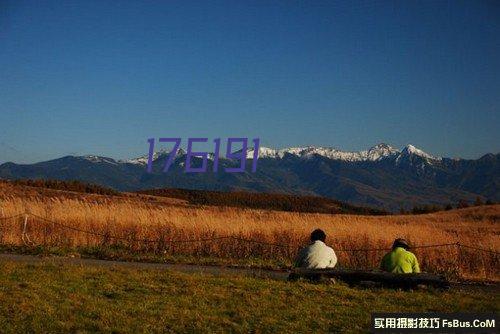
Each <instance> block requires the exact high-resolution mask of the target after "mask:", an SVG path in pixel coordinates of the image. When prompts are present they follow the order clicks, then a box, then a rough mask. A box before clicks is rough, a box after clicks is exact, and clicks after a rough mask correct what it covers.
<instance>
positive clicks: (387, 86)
mask: <svg viewBox="0 0 500 334" xmlns="http://www.w3.org/2000/svg"><path fill="white" fill-rule="evenodd" d="M499 118H500V4H499V2H498V1H465V2H462V1H450V2H446V1H395V2H392V1H361V2H356V1H354V2H351V1H340V2H337V1H327V2H321V1H303V2H297V1H199V2H198V1H193V2H191V1H178V2H177V1H165V2H152V1H118V2H116V1H102V0H101V1H89V0H87V1H53V2H52V1H19V0H16V1H6V0H1V1H0V163H1V162H5V161H16V162H33V161H40V160H46V159H50V158H56V157H60V156H63V155H68V154H73V155H83V154H98V155H104V156H110V157H114V158H127V157H134V156H138V155H144V154H146V153H147V149H148V146H147V142H146V140H147V138H150V137H182V138H183V139H184V141H187V138H188V137H209V138H215V137H221V138H227V137H230V136H233V137H249V138H255V137H260V138H261V142H262V144H263V145H266V146H271V147H288V146H305V145H322V146H333V147H337V148H341V149H345V150H361V149H365V148H368V147H370V146H372V145H374V144H377V143H379V142H387V143H389V144H392V145H394V146H396V147H401V146H403V145H406V144H408V143H412V144H414V145H416V146H418V147H421V148H422V149H424V150H425V151H427V152H429V153H432V154H435V155H442V156H451V157H456V156H461V157H466V158H477V157H479V156H481V155H482V154H484V153H487V152H494V153H497V152H498V151H499V143H500V135H499V133H500V131H499V126H498V124H500V122H499V121H500V119H499Z"/></svg>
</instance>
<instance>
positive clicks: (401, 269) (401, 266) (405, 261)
mask: <svg viewBox="0 0 500 334" xmlns="http://www.w3.org/2000/svg"><path fill="white" fill-rule="evenodd" d="M380 269H382V270H383V271H388V272H391V273H395V274H411V273H419V272H420V267H419V265H418V261H417V257H416V256H415V254H413V253H412V252H408V251H407V250H406V249H404V248H403V247H396V248H395V249H393V250H392V251H391V252H389V253H387V254H385V256H384V257H383V258H382V263H381V264H380Z"/></svg>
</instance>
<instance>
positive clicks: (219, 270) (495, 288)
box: [0, 253, 500, 293]
mask: <svg viewBox="0 0 500 334" xmlns="http://www.w3.org/2000/svg"><path fill="white" fill-rule="evenodd" d="M8 261H13V262H22V263H28V264H35V263H53V264H73V265H81V266H83V265H86V266H87V265H88V266H98V267H107V268H109V267H126V268H136V269H156V270H174V271H180V272H184V273H205V274H211V275H217V276H247V277H256V278H265V279H274V280H281V281H283V280H286V279H287V277H288V274H289V271H286V270H271V269H259V268H235V267H225V266H216V265H213V266H210V265H196V264H170V263H152V262H127V261H111V260H97V259H85V258H72V257H62V256H43V257H41V256H33V255H20V254H10V253H0V262H8ZM451 287H452V288H453V289H458V290H467V291H474V290H476V291H477V290H482V291H487V292H491V293H500V284H498V283H484V282H467V283H452V284H451Z"/></svg>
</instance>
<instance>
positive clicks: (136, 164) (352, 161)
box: [0, 144, 500, 211]
mask: <svg viewBox="0 0 500 334" xmlns="http://www.w3.org/2000/svg"><path fill="white" fill-rule="evenodd" d="M168 154H169V151H165V150H160V151H158V152H155V154H154V157H153V173H147V172H146V165H147V162H148V156H147V155H144V156H142V157H139V158H135V159H130V160H125V161H120V160H115V159H112V158H107V157H102V156H96V155H87V156H78V157H75V156H66V157H62V158H59V159H54V160H50V161H44V162H39V163H35V164H27V165H21V164H15V163H12V162H8V163H4V164H2V165H0V178H5V179H38V178H42V179H58V180H80V181H84V182H89V183H94V184H100V185H103V186H107V187H111V188H114V189H117V190H122V191H123V190H124V191H132V190H140V189H151V188H166V187H170V188H188V189H207V190H247V191H260V192H274V193H276V192H278V193H289V194H307V195H320V196H325V197H330V198H334V199H338V200H341V201H344V202H349V203H352V204H356V205H362V206H373V207H378V208H383V209H386V210H393V211H397V210H399V208H400V207H406V208H409V207H412V206H414V205H422V204H438V205H445V204H448V203H457V202H458V201H459V200H467V201H469V202H472V201H474V200H475V199H476V198H477V197H480V198H481V199H483V200H486V199H490V200H493V201H500V164H499V162H500V154H487V155H485V156H483V157H482V158H480V159H477V160H464V159H448V158H441V157H435V156H433V155H431V154H429V153H426V152H424V151H423V150H421V149H418V148H416V147H415V146H413V145H407V146H405V147H403V148H402V149H401V150H397V149H395V148H393V147H391V146H389V145H387V144H378V145H375V146H373V147H371V148H369V149H367V150H363V151H359V152H346V151H342V150H339V149H335V148H329V147H312V146H308V147H292V148H284V149H272V148H267V147H260V148H259V160H258V164H257V166H258V167H257V172H256V173H251V172H250V171H249V169H250V168H249V165H250V163H247V172H244V173H226V172H224V169H225V168H227V167H235V166H236V165H237V164H239V162H234V161H231V160H228V159H224V158H222V157H220V159H219V168H218V170H219V172H217V173H214V172H212V166H213V154H209V162H208V168H207V170H208V171H207V172H206V173H197V174H192V173H185V167H184V163H185V160H186V159H185V155H186V152H185V151H184V150H179V152H178V153H177V156H176V158H175V160H174V162H173V164H172V166H171V167H170V169H169V171H168V172H167V173H163V167H164V164H165V158H166V157H167V155H168ZM246 154H247V157H248V158H249V159H251V158H252V157H253V149H250V150H248V151H247V152H246ZM194 159H196V158H194Z"/></svg>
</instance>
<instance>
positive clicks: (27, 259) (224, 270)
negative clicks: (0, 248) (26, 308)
mask: <svg viewBox="0 0 500 334" xmlns="http://www.w3.org/2000/svg"><path fill="white" fill-rule="evenodd" d="M0 261H1V262H4V261H14V262H23V263H30V264H31V263H54V264H68V263H69V264H74V265H90V266H99V267H126V268H136V269H158V270H175V271H180V272H186V273H207V274H212V275H221V276H249V277H258V278H269V279H276V280H286V278H287V277H288V272H287V271H285V270H269V269H258V268H233V267H224V266H210V265H195V264H170V263H152V262H127V261H110V260H97V259H85V258H83V259H82V258H71V257H61V256H44V257H41V256H33V255H20V254H6V253H0Z"/></svg>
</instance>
